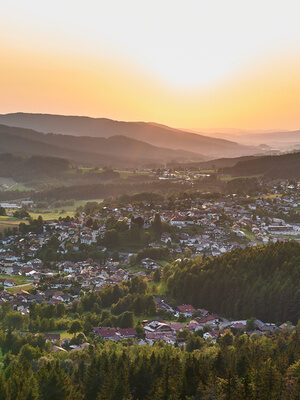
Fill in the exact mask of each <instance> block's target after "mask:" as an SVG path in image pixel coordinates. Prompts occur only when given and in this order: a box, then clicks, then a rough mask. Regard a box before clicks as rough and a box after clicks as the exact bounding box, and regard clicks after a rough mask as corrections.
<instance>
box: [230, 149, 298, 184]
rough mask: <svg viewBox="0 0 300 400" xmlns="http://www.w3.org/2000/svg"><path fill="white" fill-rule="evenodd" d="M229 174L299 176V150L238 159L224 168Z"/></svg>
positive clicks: (279, 176) (275, 176) (277, 176)
mask: <svg viewBox="0 0 300 400" xmlns="http://www.w3.org/2000/svg"><path fill="white" fill-rule="evenodd" d="M223 171H224V172H225V173H228V174H230V175H235V176H241V175H258V174H261V175H264V176H266V177H270V178H299V177H300V152H298V153H291V154H283V155H280V156H265V157H257V158H254V159H251V158H250V159H246V160H244V161H239V162H237V163H236V165H234V166H233V167H228V168H224V169H223Z"/></svg>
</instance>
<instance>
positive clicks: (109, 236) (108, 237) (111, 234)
mask: <svg viewBox="0 0 300 400" xmlns="http://www.w3.org/2000/svg"><path fill="white" fill-rule="evenodd" d="M103 241H104V244H105V246H107V247H115V246H117V245H118V243H119V235H118V232H117V231H116V229H110V230H107V231H106V232H105V234H104V238H103Z"/></svg>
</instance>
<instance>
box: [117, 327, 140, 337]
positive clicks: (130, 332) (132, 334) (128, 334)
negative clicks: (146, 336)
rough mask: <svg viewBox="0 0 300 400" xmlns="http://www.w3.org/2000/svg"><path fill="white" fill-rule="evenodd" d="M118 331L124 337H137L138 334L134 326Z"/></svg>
mask: <svg viewBox="0 0 300 400" xmlns="http://www.w3.org/2000/svg"><path fill="white" fill-rule="evenodd" d="M118 333H119V334H120V336H121V337H122V338H123V339H128V338H135V337H136V336H137V333H136V330H135V329H134V328H123V329H122V328H119V330H118Z"/></svg>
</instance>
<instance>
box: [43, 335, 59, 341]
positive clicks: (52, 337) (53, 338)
mask: <svg viewBox="0 0 300 400" xmlns="http://www.w3.org/2000/svg"><path fill="white" fill-rule="evenodd" d="M45 337H46V342H51V343H54V342H56V341H58V340H60V334H59V333H45Z"/></svg>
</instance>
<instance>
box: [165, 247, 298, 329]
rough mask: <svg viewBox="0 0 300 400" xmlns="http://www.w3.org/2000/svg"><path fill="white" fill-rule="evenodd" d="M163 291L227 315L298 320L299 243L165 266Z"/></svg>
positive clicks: (234, 252)
mask: <svg viewBox="0 0 300 400" xmlns="http://www.w3.org/2000/svg"><path fill="white" fill-rule="evenodd" d="M169 275H170V276H169V279H168V290H169V293H170V294H171V295H172V296H173V297H174V298H176V299H177V301H178V302H185V303H191V304H193V305H195V306H199V307H205V308H207V309H209V310H211V311H215V312H218V313H220V314H221V315H225V316H228V317H233V318H250V317H252V316H256V317H257V318H260V319H262V320H263V321H270V322H271V321H272V322H284V321H288V320H289V321H293V322H296V321H298V319H299V317H300V310H299V306H298V305H299V304H300V283H299V282H300V244H298V243H296V242H288V243H276V244H270V245H268V246H258V247H249V248H246V249H237V250H234V251H232V252H230V253H227V254H225V255H222V256H220V257H215V258H208V259H205V260H204V261H203V260H201V259H200V260H194V261H193V260H186V261H183V262H181V263H177V264H175V265H174V266H173V268H172V269H171V271H169Z"/></svg>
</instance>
